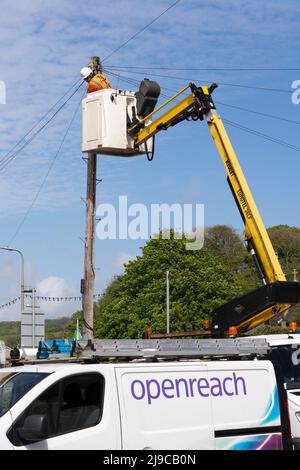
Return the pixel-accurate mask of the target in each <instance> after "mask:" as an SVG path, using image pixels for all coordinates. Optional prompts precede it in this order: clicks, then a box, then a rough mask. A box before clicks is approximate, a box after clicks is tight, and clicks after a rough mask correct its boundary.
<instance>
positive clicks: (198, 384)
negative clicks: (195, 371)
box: [197, 378, 209, 397]
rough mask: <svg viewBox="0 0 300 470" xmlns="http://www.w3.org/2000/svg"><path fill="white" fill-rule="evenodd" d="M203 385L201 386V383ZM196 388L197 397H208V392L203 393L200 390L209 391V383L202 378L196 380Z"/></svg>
mask: <svg viewBox="0 0 300 470" xmlns="http://www.w3.org/2000/svg"><path fill="white" fill-rule="evenodd" d="M202 382H203V383H204V385H201V383H202ZM197 386H198V392H199V395H201V396H202V397H209V391H208V393H204V392H203V391H202V389H203V388H204V389H209V383H208V381H207V380H206V379H204V378H201V379H199V380H198V383H197Z"/></svg>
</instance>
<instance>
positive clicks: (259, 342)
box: [73, 337, 269, 361]
mask: <svg viewBox="0 0 300 470" xmlns="http://www.w3.org/2000/svg"><path fill="white" fill-rule="evenodd" d="M268 351H269V345H268V343H267V341H266V340H265V339H264V338H246V337H245V338H234V339H231V338H225V339H137V340H130V339H121V340H120V339H118V340H94V342H93V343H92V345H91V347H90V345H89V344H88V343H87V342H85V344H84V343H83V344H82V342H81V341H78V342H77V343H76V344H75V347H74V349H73V354H74V355H79V357H80V356H81V357H87V356H89V357H91V358H93V359H94V360H96V361H101V360H103V359H107V358H116V359H117V358H131V359H139V358H140V359H148V360H155V359H159V358H161V359H172V360H174V359H184V358H186V359H191V358H194V359H197V358H205V357H206V358H211V357H231V356H249V355H263V354H266V353H267V352H268Z"/></svg>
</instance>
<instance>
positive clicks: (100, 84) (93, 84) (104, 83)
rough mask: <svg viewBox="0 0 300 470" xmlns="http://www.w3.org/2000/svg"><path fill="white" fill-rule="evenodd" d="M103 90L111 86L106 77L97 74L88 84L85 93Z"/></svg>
mask: <svg viewBox="0 0 300 470" xmlns="http://www.w3.org/2000/svg"><path fill="white" fill-rule="evenodd" d="M104 88H111V85H110V83H109V81H108V80H107V78H106V77H104V76H103V75H101V74H100V73H97V74H96V75H95V76H94V77H93V78H92V80H91V81H90V82H89V85H88V89H87V93H93V92H94V91H99V90H103V89H104Z"/></svg>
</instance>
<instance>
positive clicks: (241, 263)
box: [204, 225, 261, 293]
mask: <svg viewBox="0 0 300 470" xmlns="http://www.w3.org/2000/svg"><path fill="white" fill-rule="evenodd" d="M204 246H205V247H206V248H207V249H208V250H209V251H210V252H211V253H212V254H213V255H214V256H216V257H217V258H218V259H220V260H221V261H222V262H223V263H224V264H225V265H226V266H227V268H228V269H229V270H230V271H231V272H232V273H235V274H236V276H237V278H238V284H239V286H240V288H241V291H242V292H243V293H246V292H249V291H251V290H254V289H256V288H257V287H259V286H260V285H261V281H260V279H259V278H258V275H257V272H256V269H255V266H254V264H253V260H252V258H251V256H250V254H249V253H248V251H247V249H246V247H245V244H244V241H243V239H242V238H241V236H240V235H239V234H238V232H237V230H236V229H234V228H233V227H231V226H229V225H214V226H213V227H208V228H207V229H206V230H205V242H204Z"/></svg>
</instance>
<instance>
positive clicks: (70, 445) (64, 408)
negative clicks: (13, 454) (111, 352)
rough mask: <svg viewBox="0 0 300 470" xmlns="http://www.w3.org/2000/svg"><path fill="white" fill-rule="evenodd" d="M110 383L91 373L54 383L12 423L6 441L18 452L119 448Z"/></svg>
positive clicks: (98, 374)
mask: <svg viewBox="0 0 300 470" xmlns="http://www.w3.org/2000/svg"><path fill="white" fill-rule="evenodd" d="M112 377H113V379H114V376H113V374H112ZM110 382H111V381H110V380H109V377H108V376H104V375H103V374H100V373H97V372H95V371H90V372H84V373H76V374H71V375H68V376H66V377H64V378H62V379H61V380H58V381H56V382H55V383H54V384H52V385H51V386H50V387H48V388H47V389H46V390H45V391H44V392H43V393H41V394H40V395H39V396H38V397H37V398H36V399H35V400H34V401H33V402H32V403H31V404H30V405H29V406H28V407H27V408H26V409H25V410H24V412H23V413H21V415H20V416H18V417H17V418H16V419H15V420H14V423H13V426H12V428H11V430H10V432H9V434H8V438H9V440H10V441H11V442H12V443H13V445H14V447H15V448H16V449H20V450H24V449H28V450H35V449H36V450H38V449H39V450H48V449H49V450H55V449H57V450H63V449H66V450H67V449H73V450H93V449H94V450H102V449H116V448H119V447H120V440H121V439H120V432H119V419H117V418H116V416H115V413H117V411H118V410H117V407H116V406H115V404H113V403H112V400H113V390H110V388H111V387H110Z"/></svg>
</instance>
